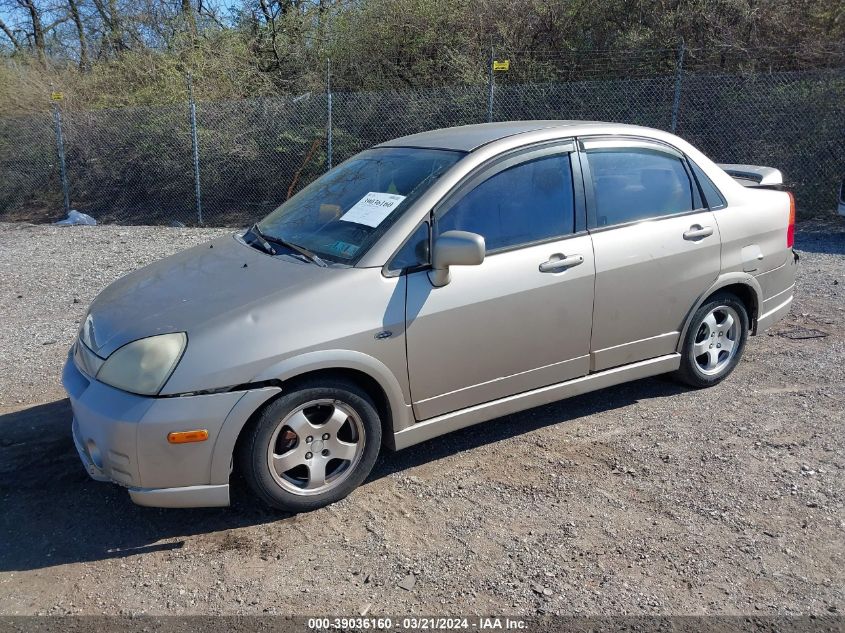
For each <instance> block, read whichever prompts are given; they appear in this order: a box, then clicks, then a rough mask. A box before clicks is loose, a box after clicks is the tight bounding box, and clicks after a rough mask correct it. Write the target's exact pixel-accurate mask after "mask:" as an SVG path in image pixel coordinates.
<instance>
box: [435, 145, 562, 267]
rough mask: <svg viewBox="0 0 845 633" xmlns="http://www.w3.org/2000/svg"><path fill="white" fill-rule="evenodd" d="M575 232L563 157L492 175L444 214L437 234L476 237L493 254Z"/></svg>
mask: <svg viewBox="0 0 845 633" xmlns="http://www.w3.org/2000/svg"><path fill="white" fill-rule="evenodd" d="M574 226H575V199H574V192H573V187H572V164H571V163H570V157H569V154H562V155H556V156H546V157H543V158H538V159H536V160H532V161H529V162H525V163H520V164H519V165H515V166H513V167H510V168H508V169H505V170H503V171H500V172H498V173H496V174H494V175H493V176H491V177H490V178H489V179H488V180H485V181H484V182H482V183H481V184H480V185H478V186H477V187H475V188H474V189H473V190H471V191H470V192H469V193H467V194H466V195H465V196H464V197H463V198H461V199H460V200H459V201H458V202H457V204H455V205H454V206H453V207H451V208H450V209H449V210H448V211H446V213H445V214H444V215H443V216H442V217H440V218H439V219H438V222H437V231H438V233H443V232H444V231H451V230H459V231H470V232H472V233H478V234H479V235H482V236H483V237H484V240H485V243H486V245H487V250H488V251H493V250H496V249H500V248H508V247H513V246H518V245H521V244H529V243H531V242H538V241H542V240H545V239H550V238H554V237H558V236H562V235H568V234H570V233H572V232H573V230H574Z"/></svg>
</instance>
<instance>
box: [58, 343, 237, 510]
mask: <svg viewBox="0 0 845 633" xmlns="http://www.w3.org/2000/svg"><path fill="white" fill-rule="evenodd" d="M62 384H63V385H64V387H65V390H66V391H67V393H68V397H69V398H70V404H71V408H72V409H73V441H74V444H75V445H76V449H77V452H78V453H79V456H80V458H81V460H82V463H83V465H84V466H85V469H86V471H87V472H88V474H89V475H90V476H91V477H92V478H93V479H95V480H97V481H111V482H114V483H117V484H120V485H121V486H124V487H126V488H128V490H129V495H130V497H131V498H132V500H133V501H134V502H135V503H137V504H139V505H146V506H156V507H203V506H226V505H229V483H228V468H226V469H222V468H220V467H217V468H216V469H213V468H212V463H213V461H214V457H215V445H216V444H217V440H218V437H219V436H220V435H221V429H222V428H223V426H224V424H225V423H226V421H227V419H229V418H230V414H231V413H232V412H233V409H235V408H236V405H237V404H238V402H239V400H241V399H242V398H243V397H244V395H245V394H248V393H249V392H244V391H233V392H224V393H216V394H206V395H195V396H183V397H159V398H154V397H145V396H137V395H134V394H130V393H127V392H125V391H121V390H119V389H115V388H113V387H109V386H108V385H105V384H103V383H101V382H99V381H97V380H93V379H91V378H89V377H88V376H86V375H85V374H84V373H82V372H81V371H80V370H79V369H78V368H77V367H76V365H75V363H74V362H73V358H72V354H71V355H69V356H68V360H67V362H66V363H65V367H64V372H63V374H62ZM241 408H243V407H241ZM245 415H248V414H247V413H245V412H240V413H239V416H238V417H239V418H243V419H238V420H236V421H235V424H237V425H238V430H239V429H240V426H242V425H243V422H244V421H245V417H243V416H245ZM194 429H206V430H207V431H208V440H206V441H204V442H194V443H189V444H171V443H169V442H168V441H167V435H168V433H170V432H172V431H188V430H194ZM224 435H226V434H224ZM228 435H231V433H229V434H228ZM220 448H221V447H218V450H220ZM222 448H223V450H224V451H225V450H226V448H227V447H222ZM228 450H229V452H228V456H229V460H228V461H227V465H228V463H230V457H231V446H230V447H228ZM218 461H219V457H218Z"/></svg>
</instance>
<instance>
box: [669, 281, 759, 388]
mask: <svg viewBox="0 0 845 633" xmlns="http://www.w3.org/2000/svg"><path fill="white" fill-rule="evenodd" d="M748 322H749V319H748V311H747V310H746V309H745V304H744V303H743V302H742V301H741V300H740V299H739V297H737V296H736V295H734V294H732V293H729V292H721V293H717V294H715V295H713V296H712V297H710V298H709V299H708V300H707V301H705V302H704V304H703V305H702V306H701V307H700V308H699V309H698V310H696V312H695V314H694V315H693V317H692V321H691V322H690V326H689V329H688V330H687V333H686V336H685V337H684V344H683V347H682V350H681V366H680V368H679V369H678V370H677V371H676V372H675V374H674V376H675V378H676V379H678V380H680V381H681V382H684V383H686V384H688V385H690V386H692V387H698V388H702V387H712V386H713V385H716V384H718V383H720V382H722V381H723V380H724V379H725V378H727V377H728V376H729V375H730V373H731V372H732V371H733V370H734V368H735V367H736V366H737V364H738V363H739V360H740V358H741V357H742V352H743V350H744V349H745V342H746V341H747V339H748V329H749V327H748Z"/></svg>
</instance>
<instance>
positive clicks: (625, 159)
mask: <svg viewBox="0 0 845 633" xmlns="http://www.w3.org/2000/svg"><path fill="white" fill-rule="evenodd" d="M587 157H588V161H589V164H590V176H591V178H592V181H593V190H594V192H595V204H596V223H597V225H598V226H611V225H614V224H624V223H626V222H635V221H637V220H645V219H648V218H657V217H661V216H665V215H673V214H675V213H684V212H687V211H692V210H693V209H695V207H696V204H695V198H694V196H693V189H692V184H691V182H690V178H689V175H688V174H687V170H686V168H685V167H684V163H683V161H681V159H680V158H678V157H676V156H674V155H671V154H666V153H663V152H660V151H656V150H650V149H645V148H624V149H593V150H587Z"/></svg>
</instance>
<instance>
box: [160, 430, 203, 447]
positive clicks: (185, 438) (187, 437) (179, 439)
mask: <svg viewBox="0 0 845 633" xmlns="http://www.w3.org/2000/svg"><path fill="white" fill-rule="evenodd" d="M207 439H208V431H206V430H205V429H197V430H196V431H174V432H173V433H168V434H167V441H168V442H170V443H171V444H188V443H190V442H205V441H206V440H207Z"/></svg>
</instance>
